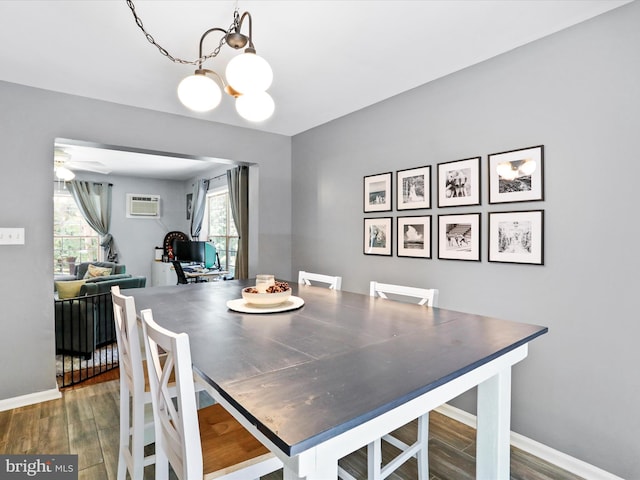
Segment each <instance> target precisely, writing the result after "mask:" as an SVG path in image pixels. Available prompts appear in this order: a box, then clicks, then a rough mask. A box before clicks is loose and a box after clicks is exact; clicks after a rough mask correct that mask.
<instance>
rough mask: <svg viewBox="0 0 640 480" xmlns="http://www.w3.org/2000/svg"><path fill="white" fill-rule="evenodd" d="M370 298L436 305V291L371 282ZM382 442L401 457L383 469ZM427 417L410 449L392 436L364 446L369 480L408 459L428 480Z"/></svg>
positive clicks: (421, 479)
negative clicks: (414, 461) (411, 460)
mask: <svg viewBox="0 0 640 480" xmlns="http://www.w3.org/2000/svg"><path fill="white" fill-rule="evenodd" d="M369 294H370V295H371V296H372V297H381V298H385V299H389V297H388V295H391V296H392V299H393V298H396V297H400V298H399V299H405V298H407V297H408V298H410V299H412V300H416V299H417V300H418V302H417V303H418V305H424V306H427V307H435V306H436V303H437V302H438V290H437V289H435V288H430V289H426V288H415V287H406V286H403V285H391V284H388V283H379V282H371V283H370V284H369ZM382 440H384V441H386V442H388V443H390V444H391V445H393V446H394V447H396V448H398V449H399V450H400V451H401V453H400V454H399V455H397V456H396V457H395V458H393V459H392V460H391V461H390V462H389V463H387V464H386V465H385V466H382ZM428 453H429V413H426V414H424V415H422V416H421V417H419V418H418V438H417V440H416V442H415V443H413V444H412V445H407V444H406V443H404V442H403V441H402V440H400V439H398V438H396V437H395V436H393V435H392V434H388V435H385V436H383V437H382V438H381V439H378V440H376V441H374V442H373V443H370V444H369V445H367V471H368V479H369V480H381V479H383V478H386V477H387V476H389V475H390V474H391V473H392V472H394V471H395V470H397V469H398V468H399V467H400V466H401V465H402V464H403V463H404V462H406V461H407V460H409V459H410V458H411V457H416V458H417V460H418V479H419V480H428V479H429V456H428ZM340 473H341V475H340V476H341V478H343V479H345V480H352V479H353V477H352V476H351V475H350V474H348V473H347V474H346V475H343V473H345V472H344V471H342V472H340Z"/></svg>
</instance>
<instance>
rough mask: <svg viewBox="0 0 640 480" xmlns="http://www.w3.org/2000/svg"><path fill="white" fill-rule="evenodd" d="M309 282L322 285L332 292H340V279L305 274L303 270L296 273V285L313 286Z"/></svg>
mask: <svg viewBox="0 0 640 480" xmlns="http://www.w3.org/2000/svg"><path fill="white" fill-rule="evenodd" d="M311 282H318V283H322V284H324V285H326V286H328V287H329V288H330V289H332V290H340V289H341V288H342V277H339V276H332V275H323V274H321V273H311V272H305V271H304V270H300V271H299V272H298V283H301V284H304V285H313V284H312V283H311Z"/></svg>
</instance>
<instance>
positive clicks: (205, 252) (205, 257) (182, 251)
mask: <svg viewBox="0 0 640 480" xmlns="http://www.w3.org/2000/svg"><path fill="white" fill-rule="evenodd" d="M173 253H174V255H175V257H176V260H179V261H181V262H194V263H201V264H203V265H204V266H206V267H207V268H211V267H212V266H213V265H214V263H215V262H216V249H215V247H214V246H213V244H211V243H208V242H181V241H178V240H176V241H175V242H174V245H173Z"/></svg>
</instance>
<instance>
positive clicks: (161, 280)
mask: <svg viewBox="0 0 640 480" xmlns="http://www.w3.org/2000/svg"><path fill="white" fill-rule="evenodd" d="M176 283H178V277H176V271H175V270H174V269H173V265H172V264H171V263H167V262H153V263H152V264H151V286H152V287H159V286H161V285H175V284H176Z"/></svg>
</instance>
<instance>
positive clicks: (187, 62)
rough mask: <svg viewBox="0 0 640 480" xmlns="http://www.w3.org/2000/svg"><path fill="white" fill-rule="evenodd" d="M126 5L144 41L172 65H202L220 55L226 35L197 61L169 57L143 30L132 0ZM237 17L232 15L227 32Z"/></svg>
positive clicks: (165, 50) (128, 0) (127, 0)
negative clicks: (232, 18)
mask: <svg viewBox="0 0 640 480" xmlns="http://www.w3.org/2000/svg"><path fill="white" fill-rule="evenodd" d="M126 2H127V5H128V6H129V9H130V10H131V13H132V14H133V18H134V19H135V21H136V25H138V27H139V28H140V30H142V33H144V36H145V37H146V39H147V40H148V41H149V43H150V44H152V45H154V46H155V47H156V48H157V49H158V51H159V52H160V53H161V54H162V55H164V56H165V57H167V58H168V59H169V60H171V61H172V62H173V63H179V64H181V65H202V64H203V63H204V62H205V61H206V60H208V59H210V58H214V57H216V56H218V54H219V53H220V49H221V48H222V46H223V45H224V44H225V42H226V38H227V37H226V35H223V37H222V38H221V39H220V43H219V44H218V46H217V47H216V48H215V49H214V50H213V52H211V53H210V54H208V55H203V56H202V57H200V58H198V59H197V60H183V59H181V58H178V57H174V56H173V55H171V54H170V53H169V52H168V51H167V49H165V48H164V47H163V46H162V45H160V44H159V43H158V42H156V40H155V39H154V38H153V36H152V35H151V34H150V33H149V32H147V31H146V30H145V28H144V25H143V24H142V20H141V19H140V17H138V14H137V13H136V7H135V5H134V4H133V0H126ZM236 16H237V11H236V12H235V13H234V23H232V24H231V25H230V26H229V28H228V29H227V31H230V30H231V29H232V28H233V27H234V25H235V23H236V19H235V17H236Z"/></svg>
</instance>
